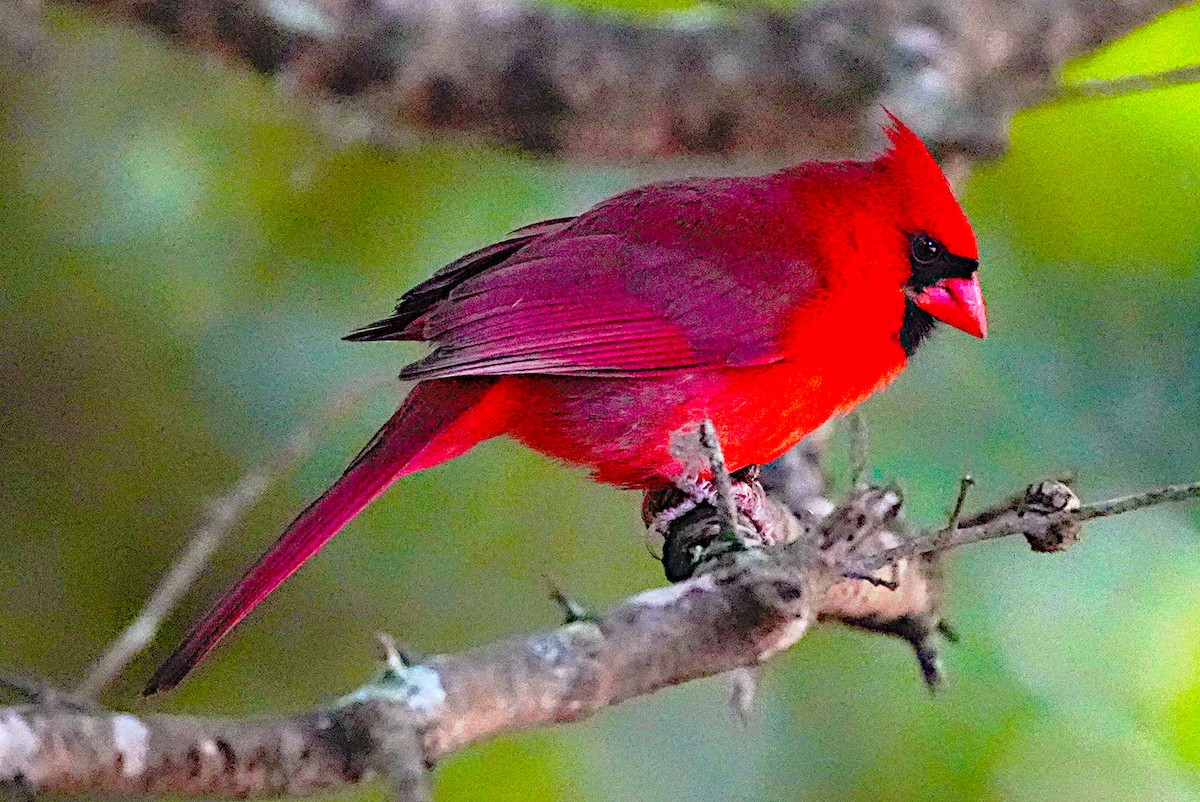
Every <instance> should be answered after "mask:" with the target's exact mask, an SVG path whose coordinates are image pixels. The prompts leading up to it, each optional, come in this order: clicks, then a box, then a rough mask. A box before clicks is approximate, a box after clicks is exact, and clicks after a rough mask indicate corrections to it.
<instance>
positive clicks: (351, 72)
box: [6, 0, 1183, 163]
mask: <svg viewBox="0 0 1200 802" xmlns="http://www.w3.org/2000/svg"><path fill="white" fill-rule="evenodd" d="M6 2H12V0H6ZM79 2H81V3H83V4H84V5H89V6H94V7H98V8H104V9H106V10H108V11H110V12H111V13H113V14H116V15H118V16H121V17H125V18H132V19H135V20H138V21H140V22H142V23H144V24H146V25H149V26H151V27H152V28H154V29H156V30H157V31H159V32H160V33H163V34H165V35H167V36H169V37H170V38H171V39H173V40H175V41H178V42H180V43H182V44H186V45H187V46H189V47H191V48H193V49H196V50H200V51H203V52H206V53H209V54H212V55H214V56H217V57H219V58H221V59H226V60H230V61H235V62H238V63H242V64H244V65H246V66H248V67H250V68H252V69H254V70H257V71H258V72H261V73H265V74H268V75H273V76H276V77H277V79H278V80H279V82H280V83H282V84H283V85H285V86H288V87H290V88H292V89H294V90H295V91H296V92H298V93H299V94H301V95H303V96H305V97H306V98H308V99H310V100H312V101H314V102H316V103H317V104H318V105H319V106H320V107H321V108H322V110H323V112H325V113H326V114H325V116H326V118H327V119H328V120H330V121H331V122H333V123H334V124H333V130H335V131H336V132H338V135H339V136H345V137H350V138H352V139H354V138H366V139H369V140H372V141H392V142H410V141H411V135H412V133H413V132H418V131H419V132H436V133H462V134H468V135H470V136H472V137H474V138H478V139H483V140H488V141H492V142H496V143H499V144H504V145H507V146H511V147H517V148H521V149H524V150H528V151H532V152H535V153H539V154H552V155H556V156H561V157H565V158H571V159H581V160H585V161H589V162H596V163H600V162H605V163H612V162H621V161H625V162H630V161H645V160H651V159H664V158H665V159H678V158H682V157H692V158H696V157H700V158H711V157H716V156H719V157H724V158H738V159H741V160H743V161H751V162H764V161H770V162H778V161H794V160H796V159H798V158H800V157H805V156H813V155H817V154H823V153H825V154H827V153H846V152H853V151H859V152H861V151H862V150H864V149H866V148H870V147H872V146H873V145H874V144H875V141H876V136H877V121H878V119H879V118H880V108H879V107H880V106H886V107H887V108H889V109H890V110H891V111H892V112H894V113H895V114H897V115H899V116H900V117H901V118H902V119H904V120H905V121H906V122H907V123H908V124H909V125H910V126H911V127H913V128H914V129H915V130H916V131H917V132H918V133H919V134H921V135H922V137H924V138H925V139H926V141H927V142H929V143H930V144H932V145H933V146H934V147H935V148H936V149H937V150H938V151H939V152H940V153H941V155H942V156H943V157H945V158H948V159H949V158H953V157H957V156H966V157H970V158H974V159H979V158H994V157H995V156H997V155H998V154H1000V153H1002V152H1003V151H1004V150H1005V148H1006V147H1007V143H1008V129H1009V124H1010V121H1011V118H1012V116H1013V115H1014V114H1015V113H1016V112H1017V111H1018V110H1020V109H1022V108H1027V107H1029V106H1032V105H1034V104H1037V103H1040V102H1042V101H1044V100H1046V99H1048V98H1051V97H1054V96H1056V95H1057V94H1058V93H1059V91H1060V90H1059V87H1058V84H1057V80H1056V77H1057V75H1058V73H1059V70H1060V69H1061V68H1062V66H1063V65H1064V64H1065V63H1066V62H1067V61H1068V60H1069V59H1071V58H1074V57H1076V56H1079V55H1081V54H1083V53H1087V52H1090V51H1093V50H1095V49H1097V48H1099V47H1101V46H1103V45H1104V44H1106V43H1108V42H1111V41H1114V40H1116V39H1117V38H1119V37H1121V36H1124V35H1125V34H1127V33H1129V32H1130V31H1131V30H1133V29H1134V28H1135V27H1137V26H1139V25H1142V24H1144V23H1146V22H1148V21H1150V20H1152V19H1153V18H1154V17H1156V16H1158V15H1159V14H1161V13H1163V12H1164V11H1167V10H1168V9H1171V8H1174V7H1176V6H1179V5H1182V4H1183V3H1182V2H1181V1H1180V0H1010V1H1009V2H1005V3H995V2H991V0H880V2H861V0H826V2H820V3H811V4H805V5H803V6H800V7H788V6H776V5H768V4H762V5H760V4H756V3H737V4H723V5H714V6H710V7H707V8H706V9H704V10H703V11H701V10H697V11H694V12H692V13H691V15H690V16H688V17H686V18H671V19H670V20H669V21H668V20H666V19H664V20H660V21H659V22H658V23H657V24H647V23H646V22H644V21H643V22H641V23H635V22H633V21H630V20H627V19H622V18H619V17H613V16H605V15H600V14H586V13H581V12H579V11H572V10H568V9H564V8H561V7H558V6H555V5H551V4H547V3H539V2H532V0H437V2H430V1H429V0H397V2H385V1H384V0H79ZM1079 91H1080V90H1078V89H1075V90H1073V93H1074V94H1077V93H1078V92H1079ZM1090 91H1093V92H1095V91H1099V90H1098V88H1097V87H1092V88H1091V89H1090ZM339 109H340V111H339Z"/></svg>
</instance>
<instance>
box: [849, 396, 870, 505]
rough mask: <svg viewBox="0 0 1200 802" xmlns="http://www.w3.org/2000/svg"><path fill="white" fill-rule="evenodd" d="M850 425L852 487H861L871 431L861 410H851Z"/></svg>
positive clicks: (865, 468)
mask: <svg viewBox="0 0 1200 802" xmlns="http://www.w3.org/2000/svg"><path fill="white" fill-rule="evenodd" d="M848 423H849V425H850V487H852V488H858V487H860V484H859V483H860V482H861V481H862V477H863V474H864V473H865V472H866V470H867V448H868V438H869V436H870V433H869V432H868V430H867V421H866V419H865V418H863V416H862V414H861V413H859V412H851V413H850V417H849V418H848Z"/></svg>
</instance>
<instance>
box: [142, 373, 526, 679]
mask: <svg viewBox="0 0 1200 802" xmlns="http://www.w3.org/2000/svg"><path fill="white" fill-rule="evenodd" d="M501 390H502V388H501V387H500V386H498V380H496V379H484V378H470V379H441V380H436V381H428V382H422V383H421V384H418V385H417V386H416V387H415V388H413V390H412V392H411V393H409V395H408V397H407V398H406V399H405V400H404V403H403V404H401V406H400V409H399V410H397V411H396V414H394V415H393V416H392V417H391V418H390V419H389V420H388V422H387V423H385V424H384V425H383V428H382V429H380V430H379V431H378V432H377V433H376V434H375V436H374V437H373V438H372V439H371V441H370V442H369V443H368V444H367V446H366V448H364V449H363V450H362V452H361V453H359V455H358V456H357V457H356V458H355V459H354V461H353V462H352V463H351V464H350V467H348V468H347V469H346V472H345V473H344V474H342V477H341V478H340V479H338V481H337V482H336V483H335V484H334V485H333V487H331V488H329V489H328V490H326V491H325V493H324V495H322V496H321V497H320V498H319V499H317V500H316V501H314V502H313V503H312V504H311V505H310V506H309V507H308V509H306V510H305V511H304V512H302V513H300V515H299V516H298V517H297V518H296V520H294V521H292V523H291V525H290V526H288V528H287V529H286V530H284V532H283V534H282V535H280V536H279V539H278V540H276V541H275V543H274V544H273V545H272V546H271V548H270V549H268V550H267V552H266V554H264V555H263V556H262V557H261V558H260V559H259V560H258V562H257V563H255V564H254V566H253V567H252V568H251V569H250V570H249V571H248V572H247V573H246V575H245V576H244V577H242V579H241V580H240V581H239V582H238V583H237V584H236V585H234V586H233V588H232V589H231V590H229V591H228V592H227V593H226V594H225V595H224V596H223V597H222V598H221V600H220V601H219V602H217V604H216V605H215V606H214V607H213V608H212V609H211V610H210V611H209V612H208V614H207V615H205V616H204V618H202V619H201V620H200V622H199V623H198V624H196V626H194V627H193V628H192V630H191V631H190V632H189V633H188V635H187V637H186V638H184V640H183V643H181V644H180V645H179V646H178V647H177V648H176V649H175V651H174V652H172V653H171V656H170V657H168V658H167V660H166V661H165V662H164V663H163V664H162V665H161V666H159V668H158V670H157V671H155V672H154V675H153V676H152V677H151V678H150V681H149V682H148V683H147V684H146V689H145V690H144V691H143V692H142V693H143V694H144V695H146V696H149V695H150V694H153V693H157V692H158V691H164V690H167V689H169V688H173V687H174V686H175V685H177V684H179V681H180V680H182V679H183V678H184V676H186V675H187V673H188V672H189V671H191V670H192V668H193V667H194V666H195V665H196V664H197V663H198V662H200V660H202V659H203V658H204V656H205V655H206V654H208V653H209V652H210V651H211V650H212V649H213V647H214V646H216V645H217V643H218V642H219V641H220V640H221V638H223V637H224V636H225V634H226V633H228V632H229V630H231V629H233V628H234V627H235V626H236V625H237V623H238V622H239V621H241V620H242V619H243V618H244V617H245V616H246V614H247V613H249V612H250V611H251V610H253V609H254V607H255V606H256V605H257V604H258V603H259V602H261V601H262V600H263V599H265V598H266V597H267V596H268V595H269V594H270V593H271V591H273V590H275V588H277V587H279V585H280V583H282V582H283V581H284V580H285V579H287V578H288V577H289V576H291V575H292V574H293V573H295V571H296V569H298V568H299V567H300V566H301V565H303V564H304V562H305V560H307V559H308V558H309V557H311V556H313V555H314V554H315V553H316V552H317V550H319V549H320V548H321V546H323V545H325V543H326V542H327V541H328V540H329V539H330V538H331V537H333V536H334V535H335V534H337V532H338V531H339V530H340V529H341V528H342V527H343V526H345V525H346V524H347V523H348V522H349V521H350V519H351V518H353V517H354V516H355V515H357V514H358V513H359V512H360V511H361V510H362V509H363V508H364V507H366V506H367V505H368V504H370V503H371V501H372V500H373V499H375V498H376V497H377V496H378V495H379V494H380V493H382V492H383V491H384V490H385V489H387V487H388V485H390V484H391V483H392V482H394V481H395V480H396V479H399V478H400V477H401V476H406V475H408V474H410V473H415V472H417V471H420V470H424V469H425V468H431V467H433V466H434V465H437V464H439V463H442V462H445V461H446V460H449V459H453V458H454V457H457V456H459V455H460V454H463V453H464V452H466V451H467V450H469V449H470V448H471V447H472V446H474V445H476V444H477V443H480V442H482V441H484V440H487V439H489V438H492V437H495V436H496V435H498V434H501V433H502V432H503V431H504V419H505V415H506V413H505V404H504V402H503V400H502V398H501V397H500V396H501Z"/></svg>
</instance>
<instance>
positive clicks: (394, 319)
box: [342, 315, 413, 343]
mask: <svg viewBox="0 0 1200 802" xmlns="http://www.w3.org/2000/svg"><path fill="white" fill-rule="evenodd" d="M412 321H413V318H412V316H411V315H403V316H402V315H389V316H388V317H385V318H383V319H382V320H376V321H375V322H374V323H368V324H367V325H365V326H363V327H362V328H358V329H355V330H354V331H352V332H350V333H349V334H347V335H346V336H345V337H343V338H342V339H343V340H345V341H346V342H352V343H366V342H379V341H381V340H403V339H406V338H408V337H410V336H411V335H410V334H409V333H408V331H407V330H408V327H409V324H410V323H412Z"/></svg>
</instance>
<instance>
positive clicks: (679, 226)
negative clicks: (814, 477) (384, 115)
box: [147, 119, 986, 693]
mask: <svg viewBox="0 0 1200 802" xmlns="http://www.w3.org/2000/svg"><path fill="white" fill-rule="evenodd" d="M888 136H889V138H890V140H891V143H892V147H891V149H890V150H888V151H887V152H886V153H884V154H883V155H881V156H880V157H878V158H876V159H875V160H873V161H866V162H833V163H825V162H808V163H804V164H801V165H799V166H797V167H794V168H789V169H785V170H781V171H779V172H776V173H772V174H770V175H766V176H759V177H751V178H704V179H690V180H686V181H676V182H671V183H665V184H656V185H651V186H647V187H642V188H640V189H635V190H632V191H629V192H625V193H622V194H620V195H617V196H615V197H613V198H610V199H608V200H606V201H603V202H601V203H600V204H598V205H596V206H595V207H593V208H592V209H590V210H588V211H587V212H584V213H583V214H582V215H580V216H578V217H575V218H562V219H559V220H552V221H547V222H544V223H539V224H536V225H533V226H529V227H526V228H524V229H520V230H519V231H517V232H514V234H513V236H512V237H511V238H510V239H508V240H505V241H503V242H500V243H497V244H495V245H491V246H489V247H487V248H484V249H482V250H480V251H476V252H475V253H473V254H469V255H467V256H465V257H463V258H461V259H459V260H457V261H456V262H454V263H452V264H451V265H449V266H447V267H446V268H444V269H442V270H441V271H439V272H438V273H437V274H435V275H434V276H433V277H432V278H430V279H429V280H428V281H426V282H425V283H423V284H421V285H420V286H418V287H416V288H415V289H413V290H411V291H410V292H408V293H407V294H406V295H405V296H404V297H403V298H402V299H401V300H400V302H399V304H398V306H397V307H396V311H395V313H394V314H393V315H391V316H389V317H388V318H385V319H383V320H381V321H379V322H377V323H375V324H372V325H370V326H367V327H365V328H363V329H361V330H359V331H358V332H355V333H354V334H352V335H351V336H350V337H349V338H348V339H351V340H419V341H426V342H430V343H433V344H434V345H435V346H436V347H435V350H434V351H433V352H432V353H431V354H430V355H429V356H427V357H426V358H424V359H422V360H420V361H418V362H416V363H414V364H412V365H410V366H408V367H407V368H405V370H404V371H403V373H402V374H401V375H402V376H403V377H404V378H408V379H413V380H416V381H418V382H419V383H418V384H417V386H416V388H415V389H414V390H413V391H412V393H410V395H409V396H408V398H407V399H406V400H405V402H404V403H403V404H402V405H401V407H400V409H399V410H398V411H397V412H396V414H395V415H394V416H393V417H392V418H391V419H390V420H389V421H388V422H387V424H385V425H384V427H383V428H382V429H381V430H380V432H379V433H378V434H376V436H375V438H374V439H373V440H372V441H371V443H369V444H368V445H367V447H366V448H365V449H364V450H363V452H362V453H361V454H360V455H359V457H358V458H357V459H356V460H355V461H354V463H353V464H352V465H351V466H350V467H349V468H348V469H347V471H346V473H345V474H344V475H343V476H342V478H341V479H340V480H339V481H338V482H337V483H336V484H335V485H334V486H333V487H332V488H331V489H330V490H329V491H327V492H326V494H325V495H323V496H322V497H321V498H320V499H318V500H317V501H316V502H314V504H313V505H312V506H310V507H309V508H308V509H307V510H305V511H304V512H303V513H301V515H300V516H299V517H298V518H297V519H296V521H294V522H293V523H292V525H291V526H290V527H288V529H287V530H286V531H285V532H284V533H283V535H282V536H281V537H280V538H279V540H278V541H277V542H276V544H275V545H274V546H273V547H272V548H271V550H270V551H268V553H267V554H266V555H265V556H264V557H263V558H262V559H261V560H260V561H259V563H258V564H257V565H256V566H255V567H254V568H252V569H251V571H250V572H249V573H248V574H247V576H246V577H245V578H244V579H243V580H242V581H241V582H240V583H239V584H238V585H237V586H235V588H234V589H233V590H232V591H231V592H230V593H229V594H227V595H226V596H225V597H224V599H223V600H222V601H221V602H220V603H218V605H217V606H216V607H215V608H214V609H213V610H212V611H211V612H210V613H209V614H208V616H206V617H205V619H204V620H202V622H201V623H200V624H199V625H198V626H197V627H196V628H195V629H194V630H193V631H192V632H191V633H190V634H189V635H188V637H187V638H186V639H185V641H184V643H183V644H182V645H181V646H180V647H179V648H178V649H177V650H176V651H175V653H173V654H172V656H171V657H170V658H169V659H168V660H167V662H166V663H164V664H163V666H162V667H161V668H160V669H159V670H158V672H157V673H156V674H155V675H154V677H153V678H152V679H151V680H150V683H149V684H148V686H147V692H148V693H152V692H154V691H157V690H161V689H163V688H168V687H171V686H173V685H174V684H176V683H177V682H178V681H179V680H180V679H181V678H182V677H183V676H184V675H185V674H186V673H187V671H188V670H190V668H191V667H192V666H194V665H195V664H196V662H198V661H199V660H200V659H201V658H202V657H203V656H204V655H205V654H206V653H207V652H208V651H209V650H210V649H211V648H212V647H213V646H214V645H215V644H216V643H217V641H218V640H220V638H221V637H222V636H223V635H224V634H225V633H226V632H228V631H229V630H230V629H231V628H232V627H233V626H234V625H236V623H237V622H238V621H239V620H241V618H242V617H244V616H245V615H246V613H248V612H249V611H250V610H251V609H252V608H253V607H254V606H255V605H256V604H258V602H260V601H261V600H262V599H263V598H265V597H266V595H267V594H269V593H270V592H271V591H272V590H273V589H274V588H275V587H277V586H278V585H279V583H280V582H282V581H283V580H284V579H286V578H287V576H289V575H290V574H291V573H292V572H294V571H295V570H296V569H297V568H298V567H299V566H300V565H301V564H302V563H303V562H304V561H305V560H307V559H308V558H309V557H310V556H311V555H312V554H313V553H315V552H316V551H317V549H319V548H320V547H321V545H323V544H324V543H325V542H326V541H327V540H328V539H329V538H330V537H332V536H333V535H334V534H335V533H336V532H337V531H338V530H340V529H341V528H342V527H343V526H344V525H345V524H346V523H347V522H348V521H349V520H350V519H351V518H352V517H353V516H354V515H355V514H357V513H358V512H359V511H360V510H361V509H362V508H363V507H365V506H366V505H367V504H368V503H370V501H371V500H372V499H374V498H375V497H376V496H378V495H379V494H380V493H381V492H383V490H384V489H385V488H386V487H387V486H388V485H389V484H390V483H391V482H392V481H394V480H395V479H396V478H399V477H400V476H404V475H407V474H409V473H413V472H415V471H418V470H422V469H424V468H428V467H431V466H432V465H436V464H438V463H440V462H443V461H445V460H448V459H452V458H453V457H456V456H458V455H460V454H462V453H463V452H465V451H466V450H468V449H469V448H471V447H472V446H473V445H475V444H476V443H478V442H481V441H483V440H486V439H488V438H491V437H495V436H498V435H501V434H509V435H511V436H513V437H515V438H516V439H517V440H519V441H521V442H522V443H525V444H526V445H528V446H530V447H531V448H534V449H536V450H538V451H540V452H542V453H545V454H548V455H550V456H552V457H555V458H557V459H560V460H562V461H564V462H567V463H570V464H573V465H580V466H583V467H585V468H587V469H588V470H590V471H591V472H592V474H593V476H594V477H595V478H596V479H597V480H599V481H602V482H609V483H613V484H618V485H624V486H629V487H643V488H649V487H655V486H661V485H663V484H666V483H669V482H671V481H672V480H674V479H676V478H679V477H680V475H681V474H682V473H683V472H684V470H685V468H684V467H683V466H681V465H679V464H678V462H677V461H676V459H675V458H674V457H673V456H672V455H671V453H670V445H671V439H672V436H673V435H674V434H675V433H677V432H680V431H684V430H687V429H688V428H689V427H692V426H694V425H695V424H696V423H698V422H699V421H700V420H703V419H705V418H708V419H711V420H712V421H713V423H714V425H715V427H716V430H717V432H718V433H719V435H720V437H721V443H722V446H723V449H724V452H725V456H726V459H727V461H728V462H729V464H730V466H731V467H733V468H739V467H742V466H744V465H748V464H751V463H766V462H769V461H771V460H773V459H774V458H776V457H778V456H779V455H780V454H782V453H783V452H784V451H786V450H787V449H788V448H790V447H791V446H792V445H794V444H795V443H796V442H797V441H799V440H800V438H802V437H803V436H804V435H806V434H807V433H809V432H810V431H812V430H813V429H815V428H816V427H817V426H819V425H821V424H822V423H823V422H824V421H826V420H827V419H828V418H829V417H830V416H832V415H835V414H838V413H840V412H844V411H847V410H849V409H851V408H853V407H854V406H855V405H857V404H858V403H859V402H861V401H862V400H863V399H864V398H866V397H867V396H868V395H870V394H871V393H872V392H874V391H875V390H877V389H879V388H880V387H882V386H883V385H885V384H887V383H888V382H890V381H891V380H892V379H893V378H895V376H896V375H897V374H898V373H899V372H900V370H901V369H902V368H903V367H904V365H905V364H906V361H907V357H908V353H909V352H911V350H913V349H914V348H915V347H916V343H918V342H919V341H920V339H921V338H922V337H923V336H924V334H925V333H927V331H928V329H929V328H930V327H932V324H933V320H934V319H935V318H940V319H944V320H946V321H948V322H951V323H952V324H953V325H957V326H959V327H961V328H966V329H968V330H970V331H972V333H976V334H979V335H980V336H982V332H983V330H984V327H985V325H986V321H985V319H984V317H983V310H982V298H981V296H979V293H978V283H977V280H976V279H975V277H974V270H975V267H976V266H977V262H976V261H975V260H976V259H977V253H976V245H975V238H974V234H973V233H972V231H971V227H970V225H969V223H968V222H967V219H966V217H965V216H964V215H963V212H962V210H961V209H960V207H959V205H958V203H957V201H956V200H955V199H954V196H953V194H952V193H951V191H950V188H949V186H948V185H947V183H946V180H945V178H944V177H943V175H942V173H941V170H940V169H939V168H938V166H937V164H936V162H935V161H934V160H933V158H932V157H931V156H930V155H929V153H928V151H927V150H926V149H925V147H924V145H923V144H922V143H921V142H920V140H919V139H918V138H917V137H916V136H915V135H914V134H912V132H910V131H909V130H908V129H907V128H905V127H904V126H903V125H901V124H900V123H899V121H897V120H894V119H893V123H892V126H891V127H890V128H889V129H888ZM931 242H932V243H933V245H932V246H931V245H929V243H931ZM934 246H936V247H934ZM931 254H934V255H933V256H931Z"/></svg>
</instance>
